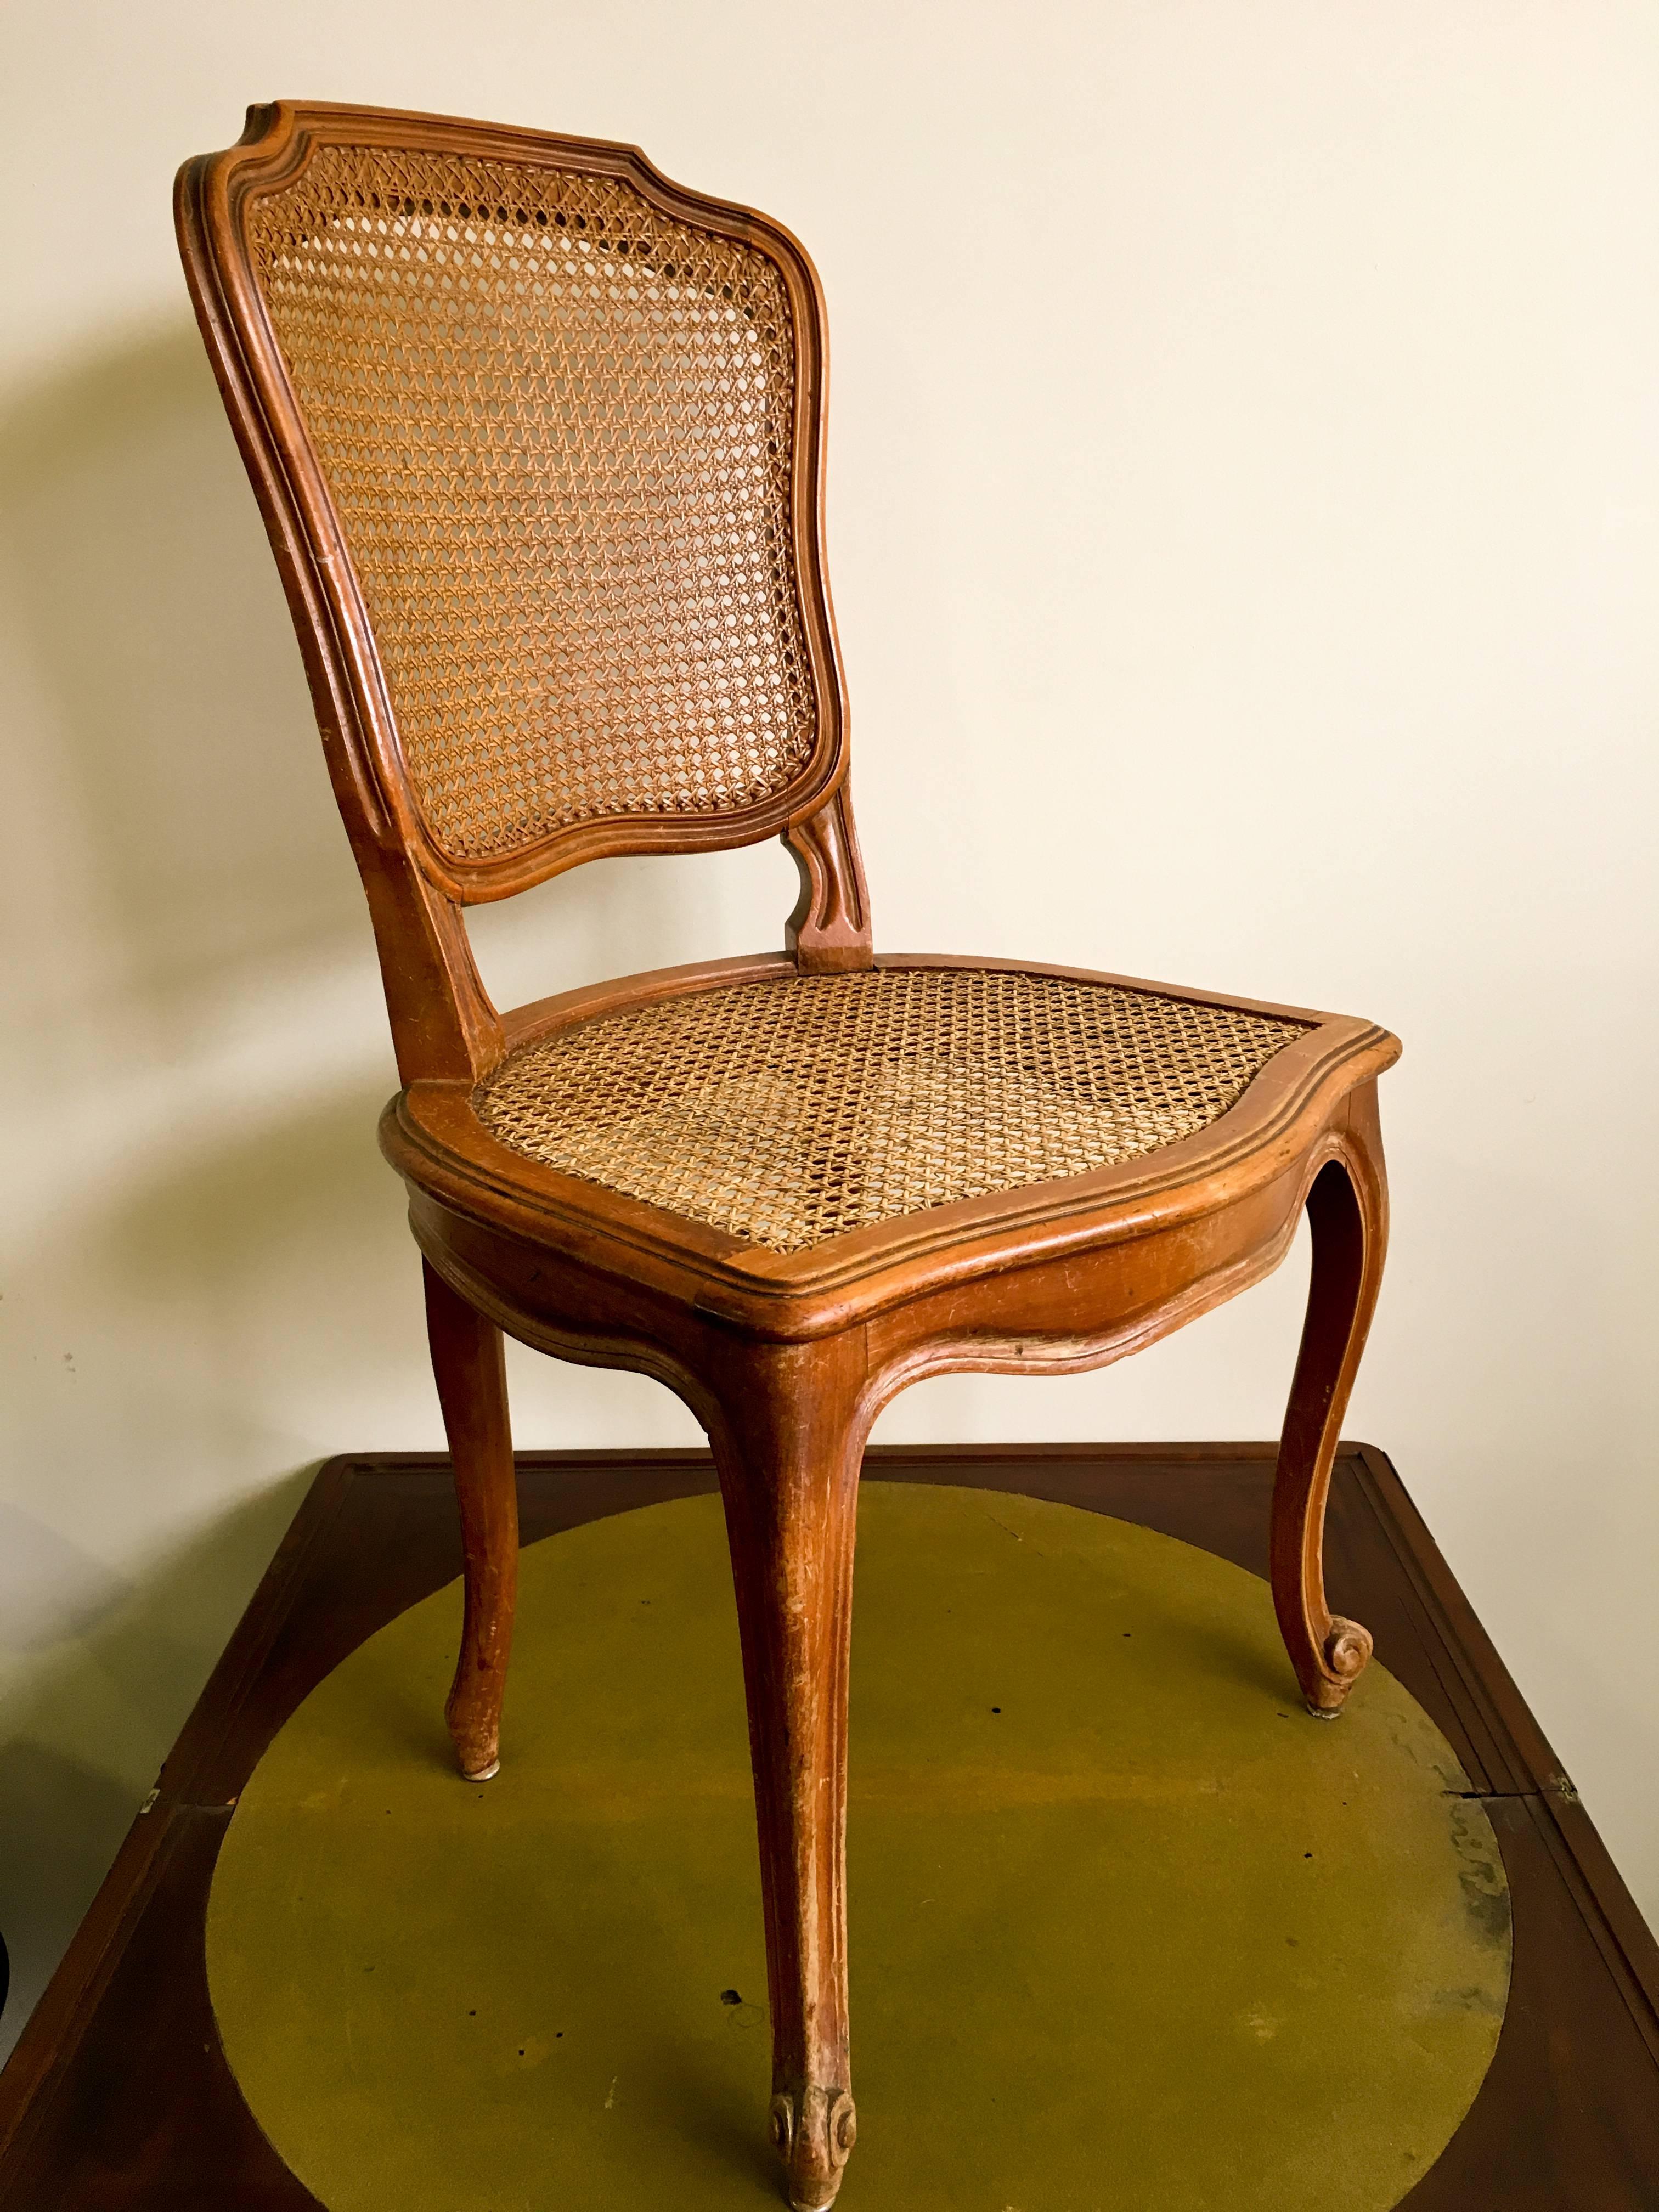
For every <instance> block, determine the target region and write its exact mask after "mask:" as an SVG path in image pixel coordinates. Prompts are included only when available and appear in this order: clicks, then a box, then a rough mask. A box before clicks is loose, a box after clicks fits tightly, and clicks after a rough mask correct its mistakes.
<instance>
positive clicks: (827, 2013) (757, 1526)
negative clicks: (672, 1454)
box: [714, 1341, 866, 2212]
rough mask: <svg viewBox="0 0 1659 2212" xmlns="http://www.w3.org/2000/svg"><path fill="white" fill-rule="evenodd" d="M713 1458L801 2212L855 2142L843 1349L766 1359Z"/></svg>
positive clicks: (850, 1515)
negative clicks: (734, 1609)
mask: <svg viewBox="0 0 1659 2212" xmlns="http://www.w3.org/2000/svg"><path fill="white" fill-rule="evenodd" d="M733 1367H734V1370H736V1371H735V1372H734V1373H733V1374H732V1376H731V1377H730V1379H729V1383H728V1386H727V1387H726V1388H725V1389H722V1390H721V1392H720V1419H718V1421H717V1422H716V1423H715V1425H714V1450H715V1456H716V1459H717V1462H718V1463H719V1467H720V1488H721V1492H722V1493H723V1495H724V1498H725V1501H726V1528H727V1533H728V1534H729V1536H730V1539H731V1546H732V1576H733V1580H734V1582H735V1584H736V1589H737V1600H738V1627H739V1631H740V1632H741V1636H742V1641H743V1665H744V1686H745V1689H746V1691H747V1694H748V1701H749V1741H750V1754H751V1757H752V1760H753V1764H754V1771H755V1806H756V1814H757V1828H758V1832H759V1838H760V1857H761V1887H762V1894H763V1899H764V1904H765V1912H766V1960H767V1979H768V1985H769V1994H770V2000H771V2008H772V2110H771V2123H770V2124H771V2136H772V2142H773V2144H774V2147H775V2148H776V2150H777V2152H778V2154H779V2156H780V2157H781V2159H782V2160H783V2164H784V2168H785V2173H786V2178H787V2190H788V2194H789V2201H790V2203H791V2204H792V2205H793V2206H794V2207H796V2208H797V2212H819V2208H820V2207H823V2206H826V2205H829V2204H830V2203H834V2201H835V2197H836V2191H837V2190H838V2189H839V2188H840V2186H841V2179H842V2170H843V2168H844V2167H845V2166H846V2164H847V2160H848V2154H849V2153H850V2152H851V2150H852V2148H853V2142H854V2136H855V2134H856V2131H857V2125H858V2122H857V2116H856V2114H855V2112H854V2106H853V2096H852V2076H851V2073H850V2070H849V2067H848V2016H847V1895H846V1832H847V1681H848V1646H849V1640H850V1636H851V1630H852V1609H853V1545H854V1528H855V1523H856V1520H857V1508H858V1483H859V1468H860V1462H861V1459H862V1456H863V1444H864V1431H865V1427H866V1422H865V1420H864V1419H863V1417H862V1416H861V1415H860V1412H859V1409H858V1395H859V1386H860V1383H861V1382H862V1370H861V1368H860V1367H858V1366H857V1364H856V1363H855V1361H854V1359H853V1358H851V1357H850V1356H849V1352H848V1349H847V1348H846V1347H845V1346H842V1345H840V1344H837V1343H836V1342H834V1341H832V1342H830V1343H829V1344H828V1345H823V1344H818V1345H811V1346H796V1347H781V1346H757V1347H754V1349H753V1351H752V1353H751V1357H750V1359H749V1360H748V1361H744V1362H743V1363H741V1364H739V1363H738V1362H737V1361H734V1362H733Z"/></svg>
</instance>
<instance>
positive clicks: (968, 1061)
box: [473, 969, 1305, 1252]
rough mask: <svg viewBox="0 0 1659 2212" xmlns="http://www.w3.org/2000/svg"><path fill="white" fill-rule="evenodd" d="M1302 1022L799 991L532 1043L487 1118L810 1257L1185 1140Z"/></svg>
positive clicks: (821, 978) (872, 987)
mask: <svg viewBox="0 0 1659 2212" xmlns="http://www.w3.org/2000/svg"><path fill="white" fill-rule="evenodd" d="M1304 1026H1305V1025H1304V1024H1300V1023H1296V1022H1286V1021H1278V1020H1273V1019H1270V1018H1267V1016H1265V1015H1261V1014H1251V1013H1243V1012H1234V1011H1233V1010H1232V1009H1231V1008H1230V1007H1226V1006H1199V1005H1194V1004H1193V1003H1191V1002H1189V1001H1188V1000H1184V999H1165V998H1160V997H1158V996H1157V995H1155V994H1152V993H1149V992H1141V991H1126V990H1121V989H1119V988H1118V987H1116V986H1115V985H1112V984H1105V983H1087V982H1077V981H1072V980H1071V979H1070V978H1067V977H1063V976H1052V975H1020V974H1018V973H1009V972H1006V971H1001V970H995V969H881V970H877V971H874V972H872V973H867V974H855V975H811V976H799V977H785V978H782V979H780V980H777V981H765V982H759V983H743V984H737V985H732V986H729V987H726V988H723V989H720V990H714V991H707V992H699V993H696V994H689V995H687V996H684V997H681V998H674V999H663V1000H657V1001H655V1002H654V1003H653V1004H651V1005H647V1006H638V1007H632V1008H629V1009H627V1010H626V1011H624V1012H620V1013H615V1014H607V1015H603V1016H601V1017H599V1018H597V1019H595V1020H593V1021H590V1022H585V1023H582V1024H580V1025H578V1026H576V1027H574V1028H573V1029H569V1030H563V1031H562V1032H561V1033H559V1034H558V1035H556V1036H552V1037H550V1038H549V1039H547V1040H546V1041H545V1042H542V1043H532V1044H529V1045H526V1046H524V1047H522V1048H520V1050H519V1051H518V1052H516V1053H514V1054H512V1055H511V1056H510V1057H509V1058H508V1059H507V1060H506V1061H505V1062H504V1063H503V1064H502V1066H501V1067H500V1068H499V1069H497V1071H496V1072H495V1074H494V1075H492V1076H490V1077H489V1078H488V1079H486V1080H485V1081H484V1082H483V1084H481V1085H479V1087H478V1089H477V1091H476V1092H475V1093H474V1102H473V1103H474V1105H475V1107H476V1109H477V1113H478V1115H479V1118H480V1119H481V1120H482V1121H483V1124H484V1126H485V1127H486V1128H488V1129H489V1130H490V1131H491V1132H492V1133H493V1134H494V1135H495V1136H496V1137H498V1138H499V1139H501V1142H502V1143H503V1144H507V1145H510V1146H513V1149H514V1150H515V1151H517V1152H524V1153H527V1154H528V1155H529V1157H530V1158H532V1159H536V1160H540V1161H543V1162H544V1164H546V1165H547V1166H549V1167H554V1168H562V1170H564V1171H565V1172H566V1173H567V1174H568V1175H575V1176H585V1177H586V1179H587V1180H588V1181H589V1182H598V1183H603V1184H605V1186H606V1187H607V1188H609V1189H611V1190H617V1191H624V1192H626V1193H627V1194H628V1195H629V1197H632V1198H640V1199H645V1200H647V1201H648V1202H649V1203H650V1204H652V1205H653V1206H665V1207H666V1208H667V1209H668V1210H669V1212H673V1213H680V1214H685V1215H689V1216H690V1218H691V1219H692V1220H694V1221H703V1222H707V1223H708V1224H709V1225H711V1226H712V1227H714V1228H716V1229H724V1230H728V1231H731V1233H732V1235H733V1236H737V1237H748V1238H750V1240H751V1241H752V1242H753V1243H757V1244H762V1245H765V1246H767V1247H769V1249H771V1250H773V1251H775V1252H797V1251H801V1250H804V1249H806V1248H807V1247H809V1246H811V1245H814V1244H821V1243H823V1241H824V1239H825V1238H826V1237H836V1236H839V1235H841V1234H842V1231H846V1230H849V1229H860V1228H863V1227H866V1225H869V1224H870V1223H872V1222H877V1221H891V1220H893V1219H895V1218H897V1217H898V1216H899V1215H901V1214H907V1213H919V1212H923V1211H925V1210H926V1209H927V1207H929V1206H947V1205H949V1204H950V1203H951V1200H954V1199H963V1198H979V1197H982V1196H984V1195H985V1194H987V1193H988V1192H991V1191H1001V1190H1017V1189H1018V1188H1021V1187H1022V1186H1023V1185H1024V1184H1026V1183H1034V1182H1048V1181H1049V1180H1050V1179H1051V1178H1053V1177H1054V1176H1078V1175H1084V1174H1086V1173H1087V1172H1088V1171H1089V1170H1091V1169H1093V1168H1103V1167H1111V1166H1114V1165H1115V1164H1117V1163H1118V1162H1119V1161H1121V1160H1129V1159H1134V1158H1138V1157H1139V1155H1140V1154H1142V1153H1145V1152H1156V1151H1157V1150H1158V1147H1159V1146H1164V1145H1171V1144H1174V1143H1175V1142H1176V1139H1178V1138H1181V1137H1188V1136H1191V1135H1192V1134H1193V1133H1194V1131H1195V1130H1198V1129H1201V1128H1203V1127H1205V1126H1206V1123H1208V1122H1211V1121H1214V1120H1215V1119H1216V1117H1217V1116H1218V1115H1221V1114H1225V1112H1226V1110H1227V1109H1228V1108H1229V1107H1230V1106H1231V1105H1232V1104H1233V1103H1234V1102H1235V1101H1236V1100H1237V1098H1238V1097H1239V1095H1240V1094H1241V1092H1242V1091H1243V1090H1244V1088H1245V1085H1247V1084H1248V1083H1249V1081H1250V1079H1251V1078H1252V1077H1253V1076H1255V1074H1256V1073H1258V1072H1259V1071H1260V1070H1261V1067H1262V1066H1264V1065H1265V1064H1266V1063H1267V1060H1270V1059H1271V1058H1272V1057H1273V1054H1274V1053H1276V1052H1278V1051H1279V1050H1280V1049H1281V1048H1283V1047H1284V1046H1285V1045H1287V1044H1289V1043H1291V1041H1292V1040H1293V1039H1294V1038H1296V1037H1297V1036H1301V1035H1302V1034H1303V1033H1304Z"/></svg>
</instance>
